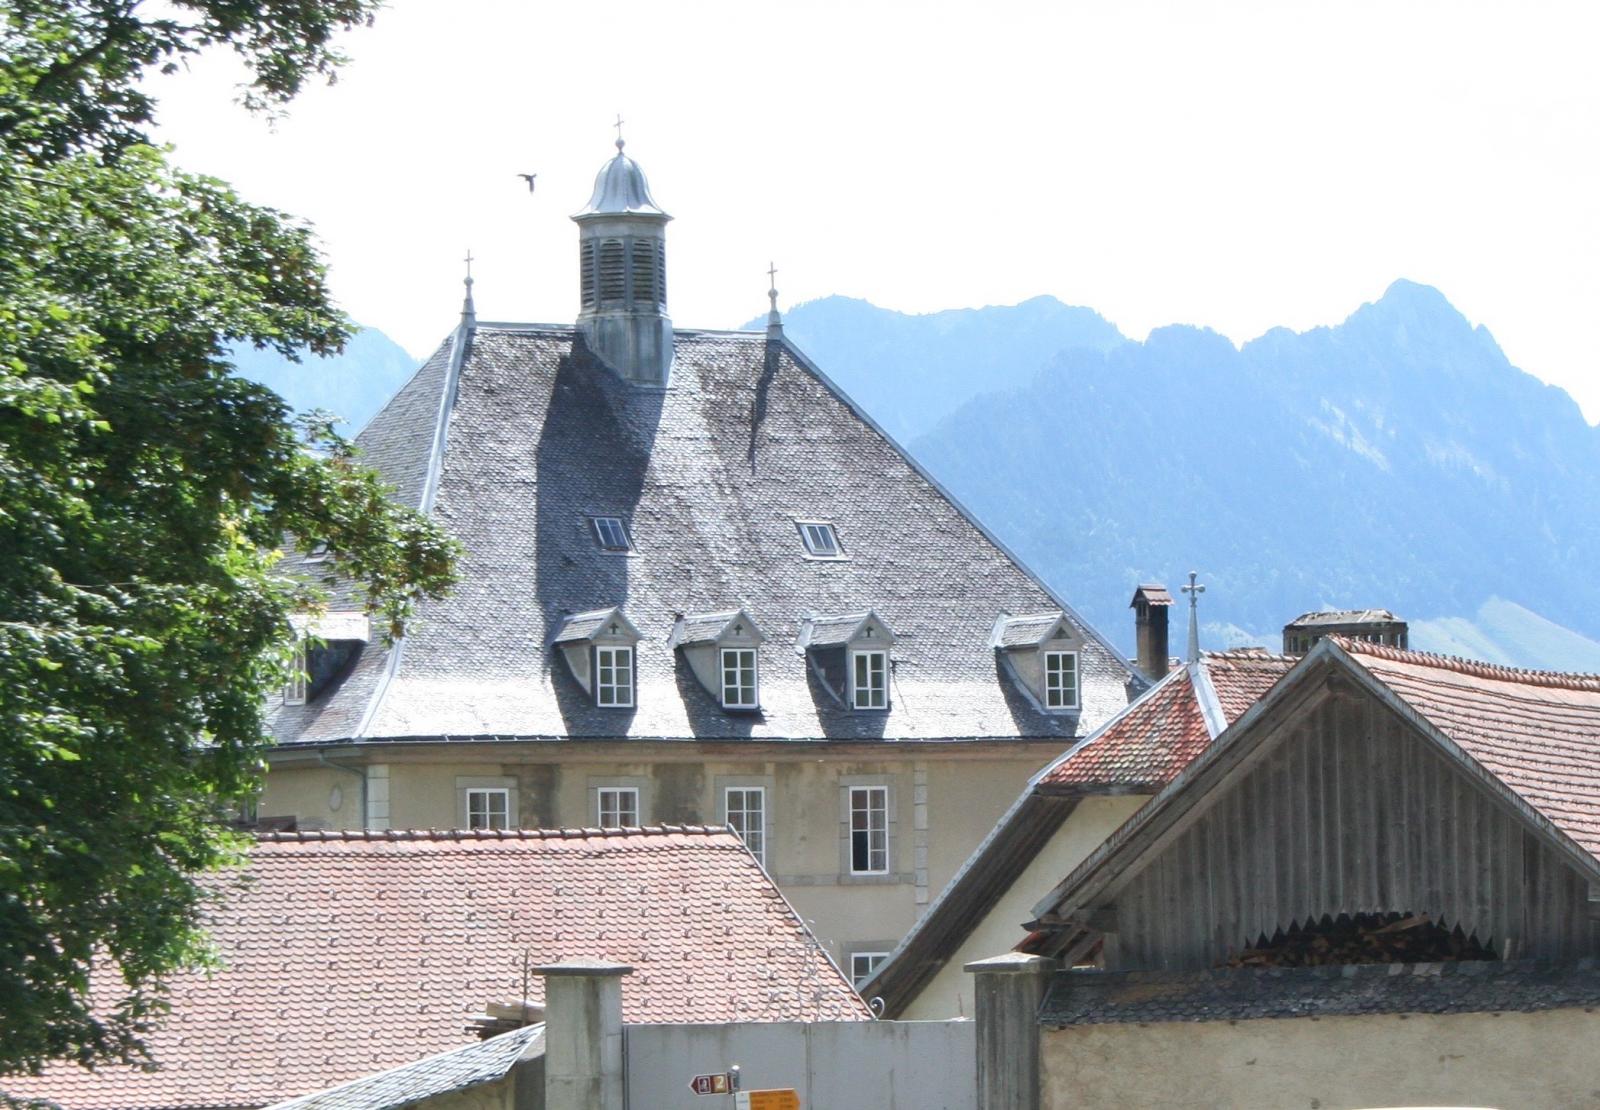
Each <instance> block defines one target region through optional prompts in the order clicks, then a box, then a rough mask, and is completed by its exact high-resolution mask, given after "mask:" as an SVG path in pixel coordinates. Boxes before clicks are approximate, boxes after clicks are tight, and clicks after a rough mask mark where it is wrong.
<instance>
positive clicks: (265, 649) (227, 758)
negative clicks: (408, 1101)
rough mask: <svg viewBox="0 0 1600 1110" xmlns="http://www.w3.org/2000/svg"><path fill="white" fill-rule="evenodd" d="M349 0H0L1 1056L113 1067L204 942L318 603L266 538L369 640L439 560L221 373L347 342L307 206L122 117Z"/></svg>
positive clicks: (291, 66) (278, 413)
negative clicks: (302, 619) (218, 878)
mask: <svg viewBox="0 0 1600 1110" xmlns="http://www.w3.org/2000/svg"><path fill="white" fill-rule="evenodd" d="M373 6H374V3H373V0H188V2H185V0H176V2H171V3H168V4H166V5H164V6H163V9H162V10H163V12H169V13H172V14H171V15H170V17H164V18H161V19H148V20H147V19H144V18H142V17H141V15H140V12H139V5H138V4H137V3H135V2H131V0H129V2H118V3H105V2H81V3H32V2H28V0H0V19H3V21H4V26H3V28H0V1075H4V1074H15V1073H19V1072H33V1071H37V1070H38V1069H39V1068H40V1067H41V1066H42V1065H43V1064H44V1063H45V1062H47V1061H49V1060H53V1059H73V1060H77V1061H79V1062H80V1063H85V1064H93V1063H96V1062H104V1061H127V1062H136V1061H138V1059H139V1058H140V1055H141V1051H142V1049H141V1044H140V1039H141V1036H142V1034H143V1033H145V1032H147V1031H148V1029H149V1027H150V1023H151V1022H152V1021H154V1020H157V1019H158V1018H159V1016H160V1013H161V1007H162V984H163V981H164V979H165V977H167V976H168V975H170V974H171V973H172V972H174V971H176V970H177V969H180V968H184V967H187V966H192V965H194V964H196V963H197V962H203V961H204V960H205V959H206V958H207V948H206V945H205V940H204V934H203V930H202V928H201V923H202V913H203V909H204V906H205V902H206V898H207V892H206V874H207V872H208V871H211V870H213V869H215V868H217V867H218V866H220V865H222V864H225V863H227V862H229V861H231V860H234V859H236V858H237V853H238V850H239V847H240V845H239V842H238V840H237V838H236V837H235V836H234V835H233V834H230V833H229V832H228V830H227V827H226V825H225V824H224V823H223V822H222V821H221V820H219V814H221V813H223V812H225V811H226V810H227V809H228V808H229V807H231V806H234V805H237V804H238V803H239V802H240V801H241V800H243V799H247V798H249V797H250V796H252V795H253V793H254V792H255V791H256V790H257V789H258V788H259V783H260V772H261V751H262V748H263V746H264V744H265V738H264V726H265V712H266V706H267V697H268V694H269V692H270V691H272V690H273V689H275V688H281V686H282V684H283V682H284V679H285V677H286V675H287V674H288V668H289V667H290V666H291V658H292V651H291V646H290V645H291V640H292V632H291V630H290V624H289V617H290V615H291V613H293V612H295V611H297V610H301V609H304V608H307V607H309V606H312V605H314V604H315V603H316V600H317V598H316V594H315V591H314V590H313V589H312V588H311V587H310V586H308V585H307V584H305V583H304V582H300V581H297V580H295V579H293V578H290V577H288V576H287V575H285V574H283V573H281V572H280V571H279V570H278V569H277V567H276V564H277V561H278V556H277V549H278V548H279V546H280V545H281V544H283V543H284V542H285V537H294V541H293V542H296V543H298V544H300V545H301V546H302V547H310V546H312V545H318V544H325V545H327V547H328V548H329V550H330V552H331V553H332V556H333V558H334V560H335V563H336V565H337V566H338V568H339V570H340V571H341V572H342V573H344V574H346V575H348V576H349V577H351V578H352V579H355V580H357V581H360V582H362V583H364V584H365V587H366V590H367V597H368V607H369V610H370V612H372V613H373V614H374V616H375V617H377V618H378V621H379V623H380V625H381V627H382V628H383V629H384V630H385V631H386V632H387V633H388V634H389V635H398V634H400V633H401V632H402V631H403V629H404V626H405V624H406V621H407V620H408V618H409V617H410V616H411V614H412V611H413V607H414V605H415V604H416V603H417V602H418V601H419V600H420V599H422V598H424V597H432V596H438V595H439V594H441V593H442V592H443V591H444V590H445V589H446V588H447V587H448V585H449V584H450V582H451V581H452V578H453V573H454V570H453V567H454V558H455V547H454V544H453V541H451V540H450V539H449V538H448V537H447V536H446V535H445V534H444V533H443V532H442V531H441V529H440V528H439V526H438V525H436V524H435V523H434V522H433V521H431V520H430V519H429V518H427V517H425V516H423V515H421V514H419V513H417V512H415V511H413V510H409V509H404V508H401V507H398V506H396V505H395V504H393V503H392V502H390V501H389V500H388V498H387V496H386V494H385V489H384V486H383V484H382V482H381V481H380V480H379V479H378V477H377V476H376V475H375V474H373V473H372V472H370V471H368V470H365V469H363V468H362V467H361V466H360V465H359V460H358V458H357V457H356V456H355V454H354V452H353V451H352V449H351V447H350V446H349V445H348V444H347V443H345V442H343V441H342V440H340V439H339V438H338V437H337V436H335V435H334V434H333V433H332V431H331V428H330V426H329V425H328V424H327V423H326V422H322V421H312V422H310V423H309V424H302V425H298V426H297V425H296V424H295V423H294V422H292V421H291V419H290V413H289V410H288V408H287V407H286V405H285V404H284V402H283V401H282V400H281V399H279V398H278V397H277V396H276V395H274V394H273V393H271V392H270V391H269V390H266V389H265V388H263V387H260V386H257V385H254V384H252V383H249V382H246V381H243V380H241V379H238V378H236V377H233V376H232V375H231V374H230V373H229V370H230V367H229V364H228V361H227V352H228V350H229V349H230V348H231V347H232V346H234V345H236V344H239V343H253V344H256V345H258V346H264V347H271V348H276V349H277V350H280V351H282V352H283V353H285V354H288V355H290V356H291V357H293V355H294V353H295V352H296V351H297V350H301V349H309V350H311V351H314V352H317V353H327V352H332V351H334V350H336V349H337V348H338V347H339V346H340V344H341V343H342V341H343V340H344V338H345V337H346V336H347V334H348V324H347V322H346V321H345V320H344V318H343V316H342V315H341V314H340V313H339V312H338V311H337V310H336V309H335V308H334V307H333V306H332V303H331V299H330V296H329V292H328V289H327V287H326V285H325V282H324V273H323V267H322V264H321V262H320V261H319V259H318V257H317V254H316V251H315V249H314V245H313V243H312V240H311V237H310V234H309V232H308V231H307V229H306V228H305V227H303V226H301V225H299V224H296V223H295V222H294V221H292V220H291V219H289V218H288V217H286V216H284V215H283V214H282V213H279V212H275V211H272V210H270V209H266V208H261V207H257V206H253V205H250V204H246V203H244V202H243V201H241V200H240V199H239V198H238V197H237V196H236V195H235V194H234V193H233V192H232V191H231V190H230V189H229V188H228V187H227V186H226V185H225V184H224V183H222V182H220V181H216V180H214V179H210V178H205V177H199V176H195V175H192V174H188V173H184V172H181V171H179V170H177V169H175V168H173V167H172V166H170V165H169V164H168V162H167V159H166V156H165V155H164V153H163V152H161V151H159V150H157V149H154V148H152V147H151V146H149V145H146V143H145V142H144V141H143V140H144V135H143V134H142V131H141V128H142V127H143V126H144V125H145V124H147V123H148V122H149V120H150V117H151V112H152V110H153V104H152V102H151V100H150V99H149V98H148V96H147V95H146V94H145V93H144V92H142V91H140V89H139V87H138V86H137V84H136V82H137V80H138V78H139V77H140V76H141V75H142V74H144V73H145V72H146V71H147V70H148V69H149V68H150V67H170V66H171V65H173V64H174V63H176V62H177V61H179V60H181V58H182V57H183V56H184V55H185V54H187V53H191V52H193V51H195V50H199V49H202V48H205V47H207V46H214V45H226V46H230V47H232V48H233V49H234V50H235V51H237V52H238V53H239V54H240V56H241V57H242V58H243V59H244V61H245V62H246V64H247V65H248V66H249V67H250V70H251V72H252V74H253V76H254V84H253V85H252V90H253V92H252V96H253V97H254V99H255V101H256V102H257V103H258V104H266V105H271V104H275V103H282V102H283V101H284V100H286V99H287V98H288V97H289V96H292V95H293V93H294V92H295V91H296V90H297V89H298V88H299V87H300V84H301V82H302V81H303V80H305V79H306V78H307V77H310V76H314V75H317V74H323V75H328V74H331V72H332V70H333V67H334V66H335V65H336V64H337V62H338V57H337V55H336V54H334V53H333V52H332V51H331V49H330V48H329V45H328V44H329V42H330V40H331V37H332V35H333V33H334V32H335V31H336V30H338V29H340V28H343V27H348V26H351V25H354V24H357V23H362V22H365V21H367V20H368V19H369V18H370V12H371V10H372V8H373ZM186 20H187V21H186ZM91 969H94V977H95V984H94V986H95V991H94V997H93V999H92V1001H91V989H90V986H91V984H90V979H91ZM108 980H109V982H110V985H111V986H112V987H114V988H115V989H114V991H113V992H112V995H114V997H113V996H112V995H108V994H106V993H105V992H106V986H107V982H108Z"/></svg>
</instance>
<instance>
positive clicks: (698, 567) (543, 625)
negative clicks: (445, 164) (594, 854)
mask: <svg viewBox="0 0 1600 1110" xmlns="http://www.w3.org/2000/svg"><path fill="white" fill-rule="evenodd" d="M574 218H575V220H576V221H577V223H578V226H579V270H580V273H579V282H578V286H579V301H580V306H581V309H580V314H579V317H578V320H577V323H576V325H575V326H572V325H539V324H518V323H489V322H480V321H479V320H477V318H476V314H475V312H474V311H473V309H472V303H471V298H470V286H469V297H468V302H467V304H466V306H465V309H464V311H463V315H462V320H461V323H460V325H459V326H458V327H457V328H456V329H455V331H454V332H453V334H452V335H451V336H450V337H449V338H448V339H447V340H446V341H445V342H444V344H443V345H442V346H441V348H440V349H439V351H438V352H437V353H436V354H435V355H434V356H433V357H432V358H430V359H429V360H428V361H427V363H426V364H425V365H424V366H423V367H422V368H421V370H419V371H418V373H417V374H416V376H415V377H414V378H413V379H412V380H411V381H410V382H409V383H408V384H407V385H406V386H405V387H404V388H403V389H402V390H401V391H400V393H399V394H398V395H397V396H396V397H395V398H394V399H393V400H392V401H391V402H390V404H389V405H388V406H387V407H386V408H384V410H383V411H382V412H380V413H379V414H378V416H377V417H375V418H374V420H373V421H372V423H371V425H369V427H368V428H367V429H366V430H365V431H364V432H363V433H362V434H361V436H360V437H359V438H358V441H357V443H358V446H359V447H360V448H361V451H362V452H363V455H364V458H365V459H366V461H367V462H369V463H370V464H372V465H374V466H376V467H377V468H378V469H379V470H380V471H381V472H382V473H383V474H384V476H385V477H386V478H387V479H388V480H389V481H390V482H391V483H392V484H393V485H394V487H395V490H396V495H397V496H398V497H399V498H400V499H402V500H403V501H405V502H407V503H409V504H413V505H416V506H419V507H420V508H422V509H423V510H424V511H427V512H429V513H431V514H433V515H434V516H435V517H437V518H438V519H440V520H441V521H443V522H444V523H446V524H447V525H448V526H449V527H450V528H451V529H452V530H453V531H454V533H455V534H456V535H457V536H458V537H459V538H460V539H461V541H462V543H463V545H464V547H465V556H464V559H463V563H462V572H463V576H462V581H461V583H460V585H459V586H458V587H457V589H456V591H455V593H454V594H453V595H452V596H451V597H450V598H448V599H446V600H443V601H440V602H436V603H429V604H427V605H425V606H423V608H422V610H421V612H420V618H419V620H418V621H417V622H416V625H415V627H414V628H413V629H412V630H411V631H410V632H409V634H408V635H407V636H406V637H405V639H404V640H402V641H400V642H399V643H397V644H395V645H394V646H392V647H388V646H386V645H384V644H383V643H382V642H380V641H379V640H378V639H377V638H376V637H374V636H372V635H371V634H370V633H369V632H368V631H367V630H366V629H365V627H364V623H363V622H362V620H361V618H360V616H359V610H360V603H361V599H360V597H359V596H358V595H357V594H356V593H355V592H354V591H353V590H352V589H351V588H349V587H348V586H346V585H345V584H343V582H342V580H341V579H340V577H339V575H338V566H337V553H333V554H332V555H329V556H325V557H323V558H322V559H321V560H320V561H318V560H317V556H316V555H307V554H305V553H301V554H297V555H293V556H291V557H290V558H289V560H288V562H289V565H290V568H291V569H293V570H296V571H298V572H301V573H308V574H311V575H314V576H316V575H320V576H323V577H325V578H326V579H327V581H328V585H329V590H330V597H331V602H330V605H329V609H328V611H327V612H326V613H323V614H320V615H318V616H317V617H315V618H313V619H311V620H309V621H308V622H307V626H306V630H307V633H308V637H309V638H308V641H307V652H306V662H307V665H306V675H307V681H306V682H305V683H304V684H301V685H299V686H298V687H296V688H294V689H291V690H288V691H286V692H285V699H284V704H283V705H282V706H281V708H279V709H278V710H277V711H276V715H275V720H274V728H275V731H276V737H277V746H276V748H275V750H274V751H273V752H272V753H271V755H270V757H269V762H270V771H269V775H268V779H267V786H266V792H265V794H264V796H263V798H262V799H261V801H260V804H259V813H260V815H261V816H262V818H263V819H265V820H271V821H274V822H276V823H278V824H280V825H292V826H293V827H297V828H300V829H307V828H330V829H354V828H369V829H375V828H420V827H441V828H442V827H457V828H462V827H464V828H497V827H502V826H503V827H518V826H520V827H559V826H612V827H617V826H633V825H640V824H650V823H659V822H671V823H679V822H682V823H710V824H716V825H720V824H724V823H726V824H730V825H732V826H733V827H734V828H735V829H736V830H738V831H739V832H740V833H741V834H742V835H743V837H744V839H745V841H746V843H747V844H748V846H749V848H750V850H751V851H752V852H753V853H754V854H755V855H756V857H757V858H758V859H759V860H760V861H761V862H762V864H763V866H764V867H765V868H766V869H767V870H768V872H769V873H770V874H771V875H772V876H773V878H774V879H775V880H776V881H777V883H778V885H779V887H780V888H781V889H782V890H783V892H784V894H785V895H786V897H788V898H789V899H790V901H791V902H792V903H793V904H794V905H795V907H796V908H797V910H798V911H799V912H800V913H801V915H802V916H803V917H805V918H806V919H807V920H808V921H810V922H812V923H813V925H814V927H815V929H816V931H817V933H818V934H819V936H820V937H821V938H822V939H823V940H824V941H825V942H826V943H827V944H828V946H829V948H830V950H831V951H832V952H833V954H834V955H835V957H836V958H837V959H838V960H839V961H840V962H841V964H842V965H843V966H844V967H845V968H846V970H847V971H849V972H852V973H854V974H857V975H864V974H866V973H867V972H869V971H870V970H871V969H872V968H873V967H874V966H875V964H876V962H877V961H878V960H879V959H880V958H881V956H882V955H883V954H886V953H887V952H888V951H889V950H890V949H892V948H893V947H894V944H895V943H896V942H897V941H898V940H899V938H900V937H901V936H902V935H903V934H904V933H905V932H906V931H907V930H908V929H909V928H910V927H911V925H912V923H913V922H914V921H915V920H916V919H917V917H918V915H919V914H920V913H921V912H922V910H923V909H924V908H925V907H926V906H927V905H928V904H929V902H930V901H931V899H932V897H933V896H934V895H935V894H937V893H938V891H939V889H940V888H941V887H942V886H943V885H944V884H945V883H946V882H947V881H948V880H949V878H950V877H951V876H952V875H954V874H955V872H956V870H957V869H958V868H959V866H960V865H961V863H962V862H963V861H964V860H965V859H966V858H967V856H968V855H969V854H970V852H971V851H972V849H973V848H974V846H976V845H977V843H978V842H979V841H980V840H981V839H982V838H983V836H984V835H985V834H986V833H987V832H988V830H989V829H990V828H991V827H992V826H993V824H994V822H995V821H996V820H997V819H998V818H999V817H1000V815H1001V814H1002V813H1003V812H1004V811H1005V809H1006V807H1007V805H1008V804H1009V803H1010V802H1011V801H1012V799H1014V798H1015V796H1016V794H1017V791H1018V790H1019V789H1020V788H1021V787H1022V786H1023V784H1024V783H1026V781H1027V780H1028V778H1029V776H1030V775H1032V774H1033V773H1034V772H1035V771H1037V770H1038V769H1039V768H1040V767H1041V766H1043V765H1044V764H1045V763H1047V762H1048V761H1050V760H1051V759H1053V758H1055V757H1056V756H1058V755H1059V754H1060V753H1061V751H1062V750H1064V749H1065V748H1067V747H1069V746H1071V745H1072V744H1073V743H1074V742H1075V741H1076V740H1077V739H1079V738H1081V737H1084V736H1086V735H1088V734H1089V733H1090V732H1092V731H1093V730H1094V729H1095V728H1096V727H1098V725H1099V724H1100V723H1102V722H1104V721H1106V720H1108V719H1109V718H1110V717H1111V716H1112V715H1114V714H1115V713H1117V712H1118V711H1119V710H1120V709H1121V708H1122V707H1123V706H1125V705H1126V704H1127V701H1128V699H1129V698H1130V696H1132V695H1134V694H1136V693H1137V692H1138V691H1139V690H1140V689H1142V688H1143V686H1144V685H1145V684H1146V680H1145V679H1143V678H1142V677H1141V676H1139V675H1138V674H1137V673H1136V672H1135V671H1134V669H1133V668H1132V666H1131V665H1130V664H1129V663H1128V662H1127V661H1126V660H1125V659H1123V658H1122V657H1121V656H1120V655H1119V654H1118V653H1117V652H1116V651H1115V650H1114V649H1113V648H1112V647H1111V646H1110V645H1109V644H1108V643H1107V642H1106V641H1105V640H1104V639H1103V638H1102V637H1101V636H1099V635H1098V634H1097V633H1096V632H1095V631H1094V630H1093V629H1092V628H1090V627H1089V626H1088V624H1087V623H1086V622H1084V621H1083V620H1082V619H1081V618H1080V617H1079V616H1078V615H1077V614H1076V613H1075V612H1074V611H1073V610H1072V609H1071V607H1070V606H1069V605H1068V604H1067V603H1066V602H1065V601H1064V600H1063V599H1061V598H1060V597H1058V596H1057V595H1056V594H1054V593H1053V592H1052V591H1051V590H1050V589H1049V588H1047V587H1046V586H1045V585H1044V584H1043V583H1042V582H1040V581H1039V579H1038V578H1036V577H1035V576H1034V575H1032V574H1031V573H1030V572H1029V571H1028V570H1027V569H1026V568H1024V567H1023V566H1022V565H1020V563H1019V562H1018V561H1017V560H1016V559H1015V558H1014V557H1013V556H1012V555H1011V554H1010V553H1009V552H1008V551H1007V550H1006V549H1005V548H1004V547H1003V546H1002V545H1001V544H1000V543H999V542H998V541H997V540H996V539H995V538H994V537H993V536H992V535H990V534H989V533H988V532H987V531H985V530H984V529H983V528H982V527H981V526H980V525H979V524H978V523H977V522H975V521H974V520H973V519H972V518H971V517H970V516H969V515H968V514H967V513H966V512H965V511H964V510H963V509H962V507H961V506H960V505H958V504H957V503H956V502H955V501H954V500H953V499H952V498H951V497H950V496H949V495H948V494H947V493H946V492H945V491H943V490H942V489H941V488H940V487H939V486H938V485H937V483H935V482H934V481H933V480H932V479H931V478H930V477H929V476H928V475H927V474H926V473H925V472H924V471H923V470H921V468H920V467H918V466H917V465H916V463H915V462H914V461H913V460H911V459H910V458H909V457H908V456H907V455H906V454H905V453H904V452H903V451H902V450H901V449H900V448H899V447H898V446H897V445H896V444H894V443H893V442H892V441H891V440H890V439H889V438H888V437H887V436H886V435H884V433H883V432H882V431H881V430H880V429H879V428H878V427H877V426H876V425H875V424H874V423H873V422H872V420H871V418H870V417H869V416H868V415H867V414H866V413H864V412H862V411H861V410H860V409H859V408H858V407H856V406H855V405H854V404H853V403H852V402H851V401H850V400H849V398H848V397H846V396H845V395H844V394H843V393H842V392H841V391H840V390H839V389H838V388H837V387H836V386H835V385H834V384H833V383H832V382H830V381H829V380H828V379H827V377H826V376H825V375H824V374H823V373H822V372H821V371H820V370H819V369H818V368H817V367H815V366H814V365H813V364H812V363H810V362H809V361H808V360H807V359H806V357H805V356H804V355H803V354H802V353H801V352H800V351H799V350H797V349H796V348H795V347H794V345H793V344H791V343H790V342H789V341H788V340H787V339H786V338H785V337H784V335H783V332H782V325H781V322H780V321H779V320H778V318H777V313H776V310H775V309H774V312H773V314H772V317H771V323H770V324H769V326H768V328H767V329H766V330H765V331H764V332H710V331H694V330H684V329H678V328H674V327H673V326H672V324H671V321H670V319H669V318H668V316H667V311H666V288H667V255H666V245H665V228H666V223H667V220H668V219H669V217H668V216H667V215H666V213H665V212H664V211H662V210H661V208H660V207H659V206H658V205H657V204H656V203H655V201H654V199H653V198H652V197H651V195H650V191H649V187H648V185H647V183H646V182H645V179H644V175H643V173H642V172H641V171H640V170H639V168H638V166H637V164H636V163H634V162H633V161H632V160H631V159H630V158H628V157H627V156H626V155H625V154H624V153H622V151H621V149H620V147H619V150H618V153H617V155H616V157H615V158H613V159H612V160H611V161H610V162H608V163H607V164H606V165H605V167H603V168H602V170H601V173H600V175H599V178H598V179H597V181H596V186H595V191H594V196H593V198H592V199H591V201H590V203H589V205H588V206H586V207H585V208H584V210H583V211H582V212H580V213H579V214H578V215H577V216H576V217H574ZM775 297H776V294H774V303H775Z"/></svg>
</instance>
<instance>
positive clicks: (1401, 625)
mask: <svg viewBox="0 0 1600 1110" xmlns="http://www.w3.org/2000/svg"><path fill="white" fill-rule="evenodd" d="M1324 636H1347V637H1349V638H1350V639H1352V640H1365V641H1367V642H1368V643H1369V644H1388V645H1389V646H1390V647H1397V648H1407V647H1410V646H1411V644H1410V636H1411V633H1410V626H1409V625H1408V624H1406V622H1405V621H1403V620H1401V619H1400V618H1399V617H1397V616H1395V615H1394V614H1393V613H1391V612H1389V610H1387V609H1323V610H1319V611H1318V612H1314V613H1301V614H1300V615H1299V616H1298V617H1296V618H1295V619H1294V620H1292V621H1290V622H1289V623H1288V624H1286V625H1284V626H1283V652H1284V654H1285V655H1304V654H1305V653H1306V652H1308V651H1310V650H1311V649H1312V648H1314V647H1316V646H1317V644H1318V642H1319V641H1321V639H1322V638H1323V637H1324Z"/></svg>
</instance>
